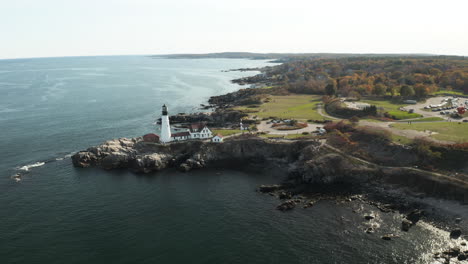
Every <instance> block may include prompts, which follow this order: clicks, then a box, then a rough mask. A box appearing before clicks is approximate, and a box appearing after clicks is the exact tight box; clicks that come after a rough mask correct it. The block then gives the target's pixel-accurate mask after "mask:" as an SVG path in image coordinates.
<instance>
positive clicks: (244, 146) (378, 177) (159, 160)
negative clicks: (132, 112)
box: [72, 136, 468, 202]
mask: <svg viewBox="0 0 468 264" xmlns="http://www.w3.org/2000/svg"><path fill="white" fill-rule="evenodd" d="M72 161H73V164H74V166H76V167H90V166H97V167H101V168H104V169H117V168H128V169H131V170H133V171H135V172H140V173H149V172H155V171H160V170H162V169H166V168H178V169H180V170H181V171H189V170H192V169H200V168H204V167H214V166H222V167H231V168H235V169H246V168H249V167H253V166H254V165H255V166H254V167H256V168H258V167H260V168H264V169H266V168H271V167H272V166H275V170H276V171H277V172H279V173H280V174H282V175H284V177H283V180H287V181H289V182H290V183H294V184H331V183H338V182H339V183H343V182H345V183H346V182H349V183H353V184H356V183H358V184H359V183H364V182H373V183H378V182H382V183H384V182H385V183H392V184H399V185H401V186H405V187H409V188H411V189H413V190H415V191H418V192H425V193H426V194H428V195H434V196H439V197H446V198H452V199H456V200H459V201H463V202H468V184H467V183H466V182H462V181H459V180H457V179H451V178H450V177H448V176H447V177H446V176H444V175H440V174H436V173H431V172H425V171H422V170H417V169H414V168H409V167H385V166H379V165H376V164H372V163H369V162H365V161H362V160H359V159H357V158H353V157H350V156H347V155H345V154H343V153H339V152H336V151H333V150H330V148H325V147H322V144H321V143H319V142H318V141H315V140H297V141H286V140H284V141H279V140H268V139H263V138H258V137H252V136H244V137H238V138H234V139H229V140H226V141H225V142H224V143H212V142H208V141H196V140H194V141H185V142H174V143H170V144H156V143H147V142H144V141H142V139H141V138H133V139H126V138H121V139H115V140H110V141H107V142H105V143H103V144H101V145H99V146H96V147H91V148H88V149H87V150H85V151H80V152H78V153H76V154H75V155H73V156H72ZM258 165H260V166H258Z"/></svg>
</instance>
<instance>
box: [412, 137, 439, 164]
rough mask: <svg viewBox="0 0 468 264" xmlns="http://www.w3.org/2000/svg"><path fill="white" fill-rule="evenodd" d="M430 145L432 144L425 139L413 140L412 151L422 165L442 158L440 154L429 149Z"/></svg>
mask: <svg viewBox="0 0 468 264" xmlns="http://www.w3.org/2000/svg"><path fill="white" fill-rule="evenodd" d="M432 145H433V144H432V142H429V141H428V140H427V139H425V138H415V139H414V140H413V144H412V146H413V149H414V151H415V152H416V154H417V155H418V156H419V158H420V159H421V160H422V161H423V162H424V163H429V162H432V161H435V160H437V159H440V158H441V156H442V154H441V153H440V152H438V151H433V150H432V149H431V147H432Z"/></svg>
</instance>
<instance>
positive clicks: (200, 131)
mask: <svg viewBox="0 0 468 264" xmlns="http://www.w3.org/2000/svg"><path fill="white" fill-rule="evenodd" d="M211 137H213V133H212V132H211V130H210V129H209V128H208V127H207V126H206V124H203V123H198V124H191V125H190V126H189V128H188V129H187V130H186V131H182V132H177V133H171V124H170V122H169V115H168V111H167V106H166V105H163V107H162V116H161V134H160V135H159V138H160V139H159V140H160V142H162V143H167V142H171V141H181V140H189V139H208V138H211Z"/></svg>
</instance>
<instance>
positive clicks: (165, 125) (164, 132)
mask: <svg viewBox="0 0 468 264" xmlns="http://www.w3.org/2000/svg"><path fill="white" fill-rule="evenodd" d="M159 140H160V141H161V142H163V143H166V142H170V141H171V125H170V124H169V116H168V115H167V106H166V105H163V107H162V116H161V135H160V137H159Z"/></svg>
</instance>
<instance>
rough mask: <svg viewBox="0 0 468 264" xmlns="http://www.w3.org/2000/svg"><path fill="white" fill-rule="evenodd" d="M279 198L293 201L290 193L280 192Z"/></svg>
mask: <svg viewBox="0 0 468 264" xmlns="http://www.w3.org/2000/svg"><path fill="white" fill-rule="evenodd" d="M278 198H280V199H282V200H283V199H291V194H290V193H288V192H280V193H279V195H278Z"/></svg>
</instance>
